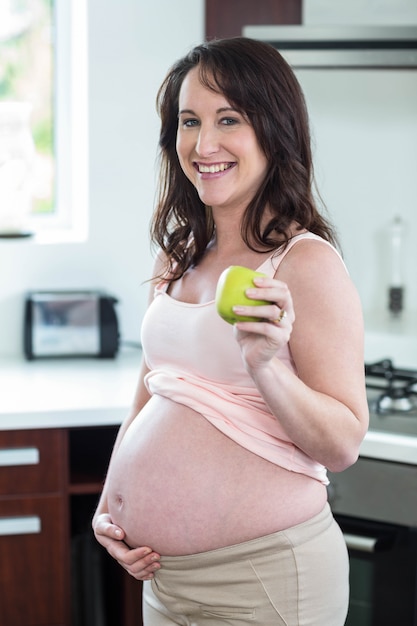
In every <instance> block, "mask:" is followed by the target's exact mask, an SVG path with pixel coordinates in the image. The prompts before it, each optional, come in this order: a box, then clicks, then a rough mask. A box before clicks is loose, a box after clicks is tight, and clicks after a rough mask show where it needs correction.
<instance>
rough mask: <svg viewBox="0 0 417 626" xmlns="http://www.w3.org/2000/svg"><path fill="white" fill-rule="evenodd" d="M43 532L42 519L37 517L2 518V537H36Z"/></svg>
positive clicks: (0, 532)
mask: <svg viewBox="0 0 417 626" xmlns="http://www.w3.org/2000/svg"><path fill="white" fill-rule="evenodd" d="M40 532H41V518H40V517H38V516H37V515H27V516H24V517H3V518H1V517H0V537H5V536H6V535H35V534H38V533H40Z"/></svg>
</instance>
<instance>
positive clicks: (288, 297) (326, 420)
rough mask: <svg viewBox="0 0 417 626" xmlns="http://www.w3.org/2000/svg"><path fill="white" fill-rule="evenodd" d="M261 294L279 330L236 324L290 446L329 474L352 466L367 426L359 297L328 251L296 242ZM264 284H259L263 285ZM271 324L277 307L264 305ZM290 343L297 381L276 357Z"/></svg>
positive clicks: (251, 370)
mask: <svg viewBox="0 0 417 626" xmlns="http://www.w3.org/2000/svg"><path fill="white" fill-rule="evenodd" d="M277 278H279V281H278V280H274V279H265V281H264V283H263V286H262V288H259V289H258V290H256V296H255V295H254V297H258V298H261V299H262V298H263V299H266V300H271V301H273V302H276V303H277V304H278V306H279V307H280V308H285V309H286V311H287V317H286V318H284V320H283V321H282V322H281V324H279V325H276V324H271V323H255V324H253V323H252V324H237V338H238V341H239V343H240V345H241V349H242V354H243V357H244V360H245V363H246V367H247V369H248V371H249V373H250V374H251V376H252V378H253V380H254V381H255V383H256V385H257V387H258V389H259V390H260V392H261V394H262V396H263V397H264V399H265V401H266V403H267V404H268V406H269V407H270V409H271V411H272V413H273V414H274V415H275V416H276V417H277V419H279V421H280V423H281V424H282V426H283V427H284V429H285V431H286V433H287V434H288V436H289V437H290V438H291V440H292V441H294V443H295V444H296V445H297V446H298V447H299V448H300V449H302V450H303V451H304V452H306V454H308V455H309V456H310V457H311V458H313V459H315V460H316V461H318V462H320V463H322V464H323V465H325V466H326V467H328V468H329V469H330V470H332V471H341V470H343V469H344V468H346V467H348V466H349V465H351V464H352V463H354V462H355V460H356V458H357V456H358V452H359V446H360V443H361V441H362V439H363V437H364V435H365V432H366V429H367V427H368V407H367V402H366V392H365V381H364V356H363V321H362V312H361V306H360V302H359V297H358V294H357V292H356V289H355V288H354V286H353V284H352V282H351V280H350V278H349V276H348V275H347V273H346V271H345V269H344V267H343V264H342V263H341V261H340V260H339V259H338V257H337V256H336V255H335V253H334V252H333V251H332V250H331V249H330V248H329V247H328V246H327V245H326V244H318V243H317V242H303V243H302V244H300V243H299V244H297V245H296V246H294V248H293V249H292V250H291V251H290V252H289V253H288V255H287V256H286V258H285V259H284V261H283V262H282V264H281V266H280V268H279V272H278V276H277ZM258 284H259V285H260V284H261V281H260V282H259V283H258ZM264 314H265V315H264V316H265V318H266V319H269V320H273V319H276V318H277V317H278V308H277V307H276V306H275V305H273V306H272V308H271V307H265V310H264ZM287 341H289V342H290V348H291V353H292V356H293V359H294V363H295V366H296V370H297V373H298V376H297V375H295V374H294V373H293V372H291V371H290V370H289V369H288V368H287V367H286V365H285V364H283V363H282V362H281V361H279V359H277V358H276V357H275V354H276V351H277V349H278V348H279V347H280V346H281V345H283V343H285V342H287Z"/></svg>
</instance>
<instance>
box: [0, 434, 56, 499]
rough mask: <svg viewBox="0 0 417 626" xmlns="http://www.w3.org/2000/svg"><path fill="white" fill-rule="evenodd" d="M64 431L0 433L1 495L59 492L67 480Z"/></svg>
mask: <svg viewBox="0 0 417 626" xmlns="http://www.w3.org/2000/svg"><path fill="white" fill-rule="evenodd" d="M65 436H66V434H65V431H60V430H58V429H52V430H49V429H48V430H16V431H14V430H13V431H2V432H0V496H2V495H19V494H29V493H31V494H34V493H48V492H56V491H60V490H61V489H62V488H63V484H64V481H65V478H66V473H65V472H66V468H67V455H66V446H65V441H66V439H65Z"/></svg>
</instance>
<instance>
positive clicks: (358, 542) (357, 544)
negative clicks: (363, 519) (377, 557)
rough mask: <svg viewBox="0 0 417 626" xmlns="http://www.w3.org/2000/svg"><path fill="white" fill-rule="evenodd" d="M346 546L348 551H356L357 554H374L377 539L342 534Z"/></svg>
mask: <svg viewBox="0 0 417 626" xmlns="http://www.w3.org/2000/svg"><path fill="white" fill-rule="evenodd" d="M343 536H344V538H345V541H346V545H347V547H348V548H349V549H350V550H358V551H359V552H375V549H376V544H377V542H378V539H377V537H364V536H363V535H350V534H348V533H343Z"/></svg>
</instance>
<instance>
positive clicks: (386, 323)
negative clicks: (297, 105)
mask: <svg viewBox="0 0 417 626" xmlns="http://www.w3.org/2000/svg"><path fill="white" fill-rule="evenodd" d="M303 23H304V24H305V25H350V24H364V25H408V26H410V25H412V24H414V25H416V24H417V1H416V0H350V1H349V2H346V1H345V0H304V3H303ZM298 77H299V79H300V82H301V84H302V86H303V89H304V92H305V94H306V99H307V104H308V107H309V113H310V118H311V123H312V130H313V137H314V142H315V164H316V174H317V178H318V182H319V187H320V190H321V191H322V194H323V197H324V200H325V202H326V204H327V206H328V209H329V211H330V214H331V217H332V218H333V221H334V222H335V223H336V226H337V227H338V229H339V232H340V236H341V240H342V246H343V250H344V252H345V259H346V262H347V265H348V267H349V271H350V273H351V275H352V278H353V280H354V282H355V284H356V285H357V287H358V290H359V293H360V296H361V300H362V305H363V308H364V312H365V320H366V330H367V332H366V358H367V359H368V360H374V359H378V358H383V357H392V358H394V360H395V361H396V362H397V364H402V365H406V366H411V367H416V366H417V280H416V275H417V246H416V243H415V242H416V241H417V211H416V206H417V176H416V172H417V148H416V146H417V73H416V71H415V70H412V71H385V70H384V71H373V72H372V71H368V70H361V71H360V72H352V71H350V70H338V71H333V70H308V71H306V70H303V71H299V72H298ZM395 215H400V216H401V217H402V220H403V222H404V225H405V233H404V238H403V246H402V262H403V280H404V287H405V298H404V303H405V310H404V312H403V314H402V316H401V317H400V318H399V319H393V317H392V316H391V315H390V314H389V312H388V286H389V283H390V279H391V266H392V263H391V259H390V256H391V249H390V225H391V223H392V219H393V218H394V216H395Z"/></svg>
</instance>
